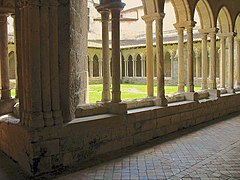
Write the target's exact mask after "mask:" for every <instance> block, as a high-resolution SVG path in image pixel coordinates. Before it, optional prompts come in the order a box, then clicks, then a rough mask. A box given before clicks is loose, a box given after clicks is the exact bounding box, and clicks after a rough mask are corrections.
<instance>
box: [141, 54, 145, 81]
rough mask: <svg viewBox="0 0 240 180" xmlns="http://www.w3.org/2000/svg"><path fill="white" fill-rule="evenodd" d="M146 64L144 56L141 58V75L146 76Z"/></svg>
mask: <svg viewBox="0 0 240 180" xmlns="http://www.w3.org/2000/svg"><path fill="white" fill-rule="evenodd" d="M144 65H145V61H144V59H143V57H142V58H141V77H144Z"/></svg>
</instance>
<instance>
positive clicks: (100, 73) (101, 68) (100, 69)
mask: <svg viewBox="0 0 240 180" xmlns="http://www.w3.org/2000/svg"><path fill="white" fill-rule="evenodd" d="M102 63H103V60H102V59H99V77H100V78H101V77H103V75H102V72H103V71H102V70H103V66H102Z"/></svg>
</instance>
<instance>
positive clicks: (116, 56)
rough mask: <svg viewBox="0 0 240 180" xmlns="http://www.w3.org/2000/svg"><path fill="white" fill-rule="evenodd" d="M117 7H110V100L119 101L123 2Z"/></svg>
mask: <svg viewBox="0 0 240 180" xmlns="http://www.w3.org/2000/svg"><path fill="white" fill-rule="evenodd" d="M119 5H120V6H119V7H114V8H111V9H110V10H111V14H112V72H113V73H112V102H113V103H119V102H121V91H120V63H121V62H120V12H121V10H122V9H123V7H124V5H125V4H123V3H120V4H119Z"/></svg>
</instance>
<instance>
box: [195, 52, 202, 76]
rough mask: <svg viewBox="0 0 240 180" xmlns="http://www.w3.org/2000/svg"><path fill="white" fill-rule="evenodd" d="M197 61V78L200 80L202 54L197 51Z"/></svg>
mask: <svg viewBox="0 0 240 180" xmlns="http://www.w3.org/2000/svg"><path fill="white" fill-rule="evenodd" d="M195 59H196V77H197V78H199V77H200V76H201V66H200V52H199V51H196V54H195Z"/></svg>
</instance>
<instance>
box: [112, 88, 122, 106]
mask: <svg viewBox="0 0 240 180" xmlns="http://www.w3.org/2000/svg"><path fill="white" fill-rule="evenodd" d="M120 102H121V91H119V92H117V91H112V103H120Z"/></svg>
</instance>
